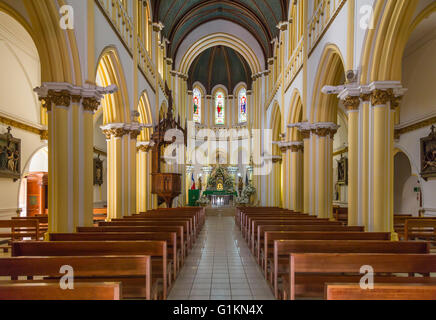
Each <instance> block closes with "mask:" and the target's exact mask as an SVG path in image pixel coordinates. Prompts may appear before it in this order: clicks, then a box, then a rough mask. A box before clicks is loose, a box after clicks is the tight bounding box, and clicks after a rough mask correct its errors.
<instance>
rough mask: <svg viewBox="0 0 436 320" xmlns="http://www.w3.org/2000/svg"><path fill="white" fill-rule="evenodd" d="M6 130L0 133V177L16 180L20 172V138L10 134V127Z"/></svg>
mask: <svg viewBox="0 0 436 320" xmlns="http://www.w3.org/2000/svg"><path fill="white" fill-rule="evenodd" d="M7 130H8V132H7V133H5V134H2V135H0V177H4V178H12V179H13V180H14V181H16V180H18V179H19V178H20V172H21V140H20V139H16V138H14V137H13V136H12V134H11V130H12V128H11V127H8V128H7Z"/></svg>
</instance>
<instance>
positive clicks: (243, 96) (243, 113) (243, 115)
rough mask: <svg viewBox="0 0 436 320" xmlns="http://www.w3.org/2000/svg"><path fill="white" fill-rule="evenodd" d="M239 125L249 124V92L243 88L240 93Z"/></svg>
mask: <svg viewBox="0 0 436 320" xmlns="http://www.w3.org/2000/svg"><path fill="white" fill-rule="evenodd" d="M238 101H239V123H244V122H247V90H245V88H242V89H241V90H240V91H239V97H238Z"/></svg>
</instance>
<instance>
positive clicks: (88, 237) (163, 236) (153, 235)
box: [49, 232, 178, 280]
mask: <svg viewBox="0 0 436 320" xmlns="http://www.w3.org/2000/svg"><path fill="white" fill-rule="evenodd" d="M49 239H50V241H143V240H161V241H166V242H167V250H168V255H169V257H170V258H171V259H172V260H173V263H172V266H173V272H172V273H173V279H174V280H176V278H177V273H178V269H177V265H178V264H177V237H176V233H175V232H142V233H133V232H124V233H121V232H116V233H115V232H106V233H104V232H89V233H84V232H81V233H51V234H50V235H49Z"/></svg>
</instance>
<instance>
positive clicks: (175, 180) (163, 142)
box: [151, 84, 186, 208]
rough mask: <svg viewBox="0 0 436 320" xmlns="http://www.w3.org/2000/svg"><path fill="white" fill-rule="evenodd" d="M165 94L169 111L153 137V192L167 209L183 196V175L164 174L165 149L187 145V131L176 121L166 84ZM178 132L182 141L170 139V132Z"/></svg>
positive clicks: (156, 128)
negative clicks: (173, 145)
mask: <svg viewBox="0 0 436 320" xmlns="http://www.w3.org/2000/svg"><path fill="white" fill-rule="evenodd" d="M165 92H166V94H167V96H168V110H167V114H166V115H165V118H163V119H160V120H159V123H158V125H157V126H156V127H155V128H154V132H153V134H152V136H151V145H152V173H151V177H152V190H151V193H153V194H156V195H157V196H158V198H160V199H163V200H164V201H165V203H166V205H167V208H171V207H172V206H173V200H174V199H175V198H177V197H178V196H179V195H180V194H182V175H181V174H179V173H167V172H162V168H161V163H162V162H163V161H164V159H163V152H164V149H165V147H167V146H169V145H170V144H173V143H184V144H185V145H186V131H185V129H184V128H183V127H182V126H181V124H180V117H179V118H178V119H177V121H176V119H174V116H173V98H172V92H171V90H169V88H168V85H167V84H165ZM171 131H173V132H177V134H176V135H182V136H183V137H182V141H180V140H177V137H176V136H173V137H172V139H168V137H167V135H168V133H169V132H171Z"/></svg>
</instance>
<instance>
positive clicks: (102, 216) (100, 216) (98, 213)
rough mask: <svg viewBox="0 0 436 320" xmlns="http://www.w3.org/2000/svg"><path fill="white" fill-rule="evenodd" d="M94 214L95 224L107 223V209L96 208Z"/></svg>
mask: <svg viewBox="0 0 436 320" xmlns="http://www.w3.org/2000/svg"><path fill="white" fill-rule="evenodd" d="M92 213H93V221H94V224H98V222H99V221H106V219H107V208H94V209H93V212H92Z"/></svg>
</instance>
